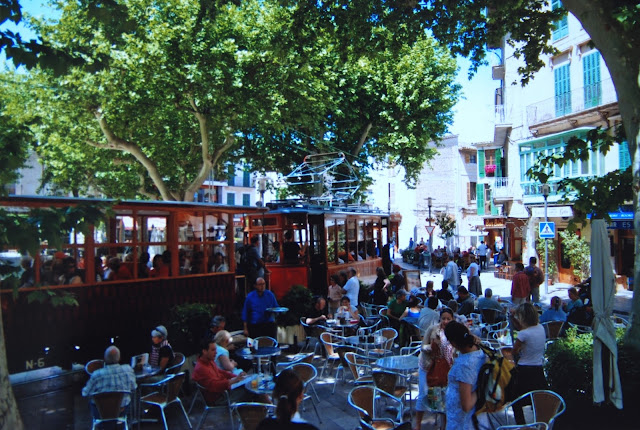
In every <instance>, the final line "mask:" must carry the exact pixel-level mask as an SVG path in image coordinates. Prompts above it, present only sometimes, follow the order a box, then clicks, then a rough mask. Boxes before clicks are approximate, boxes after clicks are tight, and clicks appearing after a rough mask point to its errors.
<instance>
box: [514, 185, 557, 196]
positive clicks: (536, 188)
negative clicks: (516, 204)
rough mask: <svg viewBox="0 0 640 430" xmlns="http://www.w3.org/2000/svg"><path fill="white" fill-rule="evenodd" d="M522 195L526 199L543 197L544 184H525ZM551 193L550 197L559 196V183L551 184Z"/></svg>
mask: <svg viewBox="0 0 640 430" xmlns="http://www.w3.org/2000/svg"><path fill="white" fill-rule="evenodd" d="M521 186H522V195H523V196H524V197H537V196H542V184H541V183H540V182H523V183H522V184H521ZM549 187H550V192H549V195H551V196H553V195H556V194H558V181H555V182H554V181H550V182H549Z"/></svg>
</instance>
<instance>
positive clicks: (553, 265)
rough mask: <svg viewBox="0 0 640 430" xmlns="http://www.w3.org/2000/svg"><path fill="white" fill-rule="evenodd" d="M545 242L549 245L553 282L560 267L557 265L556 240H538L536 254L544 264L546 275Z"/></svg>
mask: <svg viewBox="0 0 640 430" xmlns="http://www.w3.org/2000/svg"><path fill="white" fill-rule="evenodd" d="M545 240H546V241H548V244H549V280H553V279H554V277H555V275H557V274H558V265H557V264H556V259H555V257H554V256H555V255H556V254H555V253H556V243H557V242H556V240H555V239H540V238H539V237H538V238H536V252H537V253H538V255H539V256H540V263H541V264H542V272H543V273H544V271H545V268H544V243H545Z"/></svg>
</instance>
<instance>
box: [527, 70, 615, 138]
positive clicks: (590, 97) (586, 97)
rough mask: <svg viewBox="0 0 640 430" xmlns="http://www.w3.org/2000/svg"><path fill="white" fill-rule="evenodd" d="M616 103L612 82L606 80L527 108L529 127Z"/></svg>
mask: <svg viewBox="0 0 640 430" xmlns="http://www.w3.org/2000/svg"><path fill="white" fill-rule="evenodd" d="M617 101H618V97H617V95H616V91H615V88H614V86H613V81H612V80H611V79H606V80H603V81H600V82H598V83H596V84H593V85H589V86H586V87H580V88H572V89H571V92H569V93H565V94H561V95H559V96H556V97H552V98H550V99H546V100H542V101H540V102H538V103H534V104H531V105H529V106H527V124H528V125H529V127H531V126H534V125H536V124H540V123H542V122H546V121H551V120H553V119H555V118H559V117H562V116H565V115H570V114H575V113H578V112H582V111H585V110H587V109H591V108H594V107H597V106H603V105H606V104H610V103H615V102H617Z"/></svg>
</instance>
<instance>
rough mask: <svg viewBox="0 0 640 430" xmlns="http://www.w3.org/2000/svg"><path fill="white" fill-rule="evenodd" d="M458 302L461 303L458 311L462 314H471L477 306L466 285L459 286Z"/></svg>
mask: <svg viewBox="0 0 640 430" xmlns="http://www.w3.org/2000/svg"><path fill="white" fill-rule="evenodd" d="M457 302H458V304H459V305H460V309H459V310H458V313H459V314H460V315H464V316H469V314H470V313H471V312H473V309H474V308H475V303H474V302H473V299H472V298H471V295H470V294H469V291H467V289H466V288H465V287H458V300H457Z"/></svg>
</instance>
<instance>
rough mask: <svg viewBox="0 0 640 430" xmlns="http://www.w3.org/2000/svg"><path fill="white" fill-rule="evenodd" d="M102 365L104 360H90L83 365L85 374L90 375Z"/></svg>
mask: <svg viewBox="0 0 640 430" xmlns="http://www.w3.org/2000/svg"><path fill="white" fill-rule="evenodd" d="M103 367H104V360H99V359H98V360H91V361H89V362H88V363H87V364H86V365H85V366H84V371H85V372H87V375H91V374H92V373H93V372H95V371H96V370H98V369H102V368H103Z"/></svg>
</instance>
